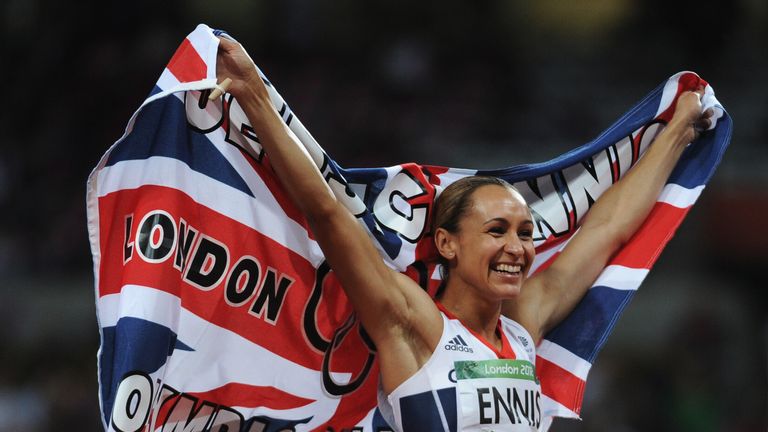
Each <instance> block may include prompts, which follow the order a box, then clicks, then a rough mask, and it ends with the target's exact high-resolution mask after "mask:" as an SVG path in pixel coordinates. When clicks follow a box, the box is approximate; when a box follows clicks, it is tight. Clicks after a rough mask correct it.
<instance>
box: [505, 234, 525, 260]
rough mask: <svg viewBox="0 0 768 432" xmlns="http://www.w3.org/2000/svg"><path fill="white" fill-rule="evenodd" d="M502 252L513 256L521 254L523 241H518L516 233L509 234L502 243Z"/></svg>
mask: <svg viewBox="0 0 768 432" xmlns="http://www.w3.org/2000/svg"><path fill="white" fill-rule="evenodd" d="M504 252H506V253H508V254H510V255H514V256H521V255H523V242H521V241H520V238H519V237H518V236H517V235H515V234H511V235H510V236H509V237H508V238H507V242H506V243H505V244H504Z"/></svg>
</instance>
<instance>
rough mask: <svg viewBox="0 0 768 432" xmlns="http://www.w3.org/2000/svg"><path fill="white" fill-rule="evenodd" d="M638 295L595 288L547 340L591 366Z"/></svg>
mask: <svg viewBox="0 0 768 432" xmlns="http://www.w3.org/2000/svg"><path fill="white" fill-rule="evenodd" d="M634 293H635V291H634V290H619V289H614V288H609V287H606V286H594V287H592V288H591V289H590V290H589V292H588V293H587V295H586V296H584V298H583V299H582V300H581V303H579V306H578V307H577V308H575V309H574V310H573V312H571V314H570V315H568V317H567V318H566V319H565V320H563V321H562V322H561V323H560V324H559V325H558V326H557V327H555V328H554V329H553V330H552V331H550V332H549V333H547V334H546V335H545V337H546V338H547V339H548V340H550V341H551V342H554V343H556V344H558V345H560V346H561V347H563V348H565V349H567V350H568V351H570V352H572V353H573V354H576V355H577V356H579V357H581V358H583V359H585V360H587V361H588V362H590V363H591V362H592V361H594V359H595V357H596V356H597V353H598V352H599V351H600V348H602V346H603V344H604V343H605V339H606V338H607V337H608V334H609V333H610V330H611V329H612V328H613V325H614V324H615V321H616V320H617V319H618V317H619V315H621V312H622V311H623V310H624V308H625V307H626V305H627V303H629V300H630V299H631V298H632V296H633V295H634Z"/></svg>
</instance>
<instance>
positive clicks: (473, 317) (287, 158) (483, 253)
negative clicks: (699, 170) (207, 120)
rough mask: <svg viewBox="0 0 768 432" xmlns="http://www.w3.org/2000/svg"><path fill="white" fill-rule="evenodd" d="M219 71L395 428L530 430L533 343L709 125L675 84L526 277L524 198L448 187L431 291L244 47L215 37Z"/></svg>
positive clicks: (693, 99)
mask: <svg viewBox="0 0 768 432" xmlns="http://www.w3.org/2000/svg"><path fill="white" fill-rule="evenodd" d="M217 73H218V75H219V79H224V78H227V77H228V78H231V79H232V83H231V85H230V87H229V92H230V93H231V94H232V95H234V97H235V98H236V99H237V100H238V102H239V104H240V106H241V107H242V108H243V110H244V111H245V113H246V115H247V116H248V119H249V120H250V122H251V125H252V126H253V128H254V130H255V131H256V134H257V135H258V136H259V139H260V142H261V144H262V145H263V147H264V149H265V151H266V152H267V153H268V155H269V158H270V162H271V164H272V166H273V167H274V169H275V171H276V172H277V175H278V177H279V178H280V180H281V182H282V185H283V186H284V188H285V189H286V191H287V192H288V193H289V195H290V196H291V198H292V200H293V202H294V203H295V204H296V205H297V206H298V207H299V209H300V210H301V211H302V212H303V213H304V215H305V216H306V218H307V220H308V222H309V225H310V227H311V229H312V232H313V233H314V235H315V237H316V239H317V242H318V244H319V245H320V247H321V248H322V250H323V252H324V254H325V256H326V258H327V260H328V263H329V264H330V266H331V268H333V270H334V272H335V273H336V275H337V277H338V279H339V281H340V282H341V285H342V286H343V287H344V290H345V292H346V294H347V296H348V297H349V300H350V301H351V302H352V305H353V307H354V309H355V311H356V313H357V315H358V316H359V318H360V320H361V322H362V325H363V326H364V327H365V330H366V331H367V333H368V334H369V335H370V337H371V338H372V339H373V341H374V342H375V344H376V346H377V350H378V360H379V366H380V371H381V377H380V398H379V399H380V400H379V406H380V408H381V410H382V412H383V413H384V415H385V417H386V418H387V420H388V421H389V422H390V424H391V426H392V427H393V428H395V429H397V430H404V431H409V430H418V431H429V430H463V431H469V430H494V429H495V430H537V429H538V428H539V426H540V422H541V410H540V405H539V401H540V397H541V396H540V387H539V384H538V381H537V379H536V377H535V372H534V371H533V364H535V348H534V347H535V346H536V344H538V342H539V341H540V340H541V339H542V337H543V336H544V335H545V334H546V333H547V331H548V330H550V329H551V328H552V327H554V326H555V325H556V324H557V323H559V322H560V321H561V320H562V319H563V318H565V317H566V316H567V315H568V314H569V313H570V311H571V310H572V309H573V308H574V307H575V306H576V304H577V303H578V302H579V300H580V299H581V298H582V297H583V296H584V294H585V293H586V291H587V290H588V288H589V287H590V286H591V284H592V283H593V282H594V280H595V279H596V278H597V276H598V274H599V273H600V271H601V270H602V269H603V267H604V266H605V264H606V263H607V261H608V259H609V258H610V257H611V255H612V254H613V253H614V252H615V251H617V250H618V249H619V248H620V247H621V245H622V244H624V243H625V242H626V241H627V240H628V239H629V238H630V237H631V236H632V234H633V233H634V232H635V230H636V229H637V228H638V227H639V226H640V224H641V223H642V221H643V220H644V219H645V217H646V215H647V214H648V213H649V211H650V209H651V207H652V206H653V204H654V203H655V201H656V197H657V196H658V194H659V192H660V190H661V188H662V187H663V185H664V183H665V181H666V179H667V178H668V177H669V174H670V173H671V171H672V168H673V167H674V165H675V164H676V162H677V160H678V158H679V157H680V155H681V153H682V151H683V149H684V148H685V146H686V145H687V144H688V143H690V142H691V141H693V139H694V138H695V136H696V130H697V128H700V127H702V126H706V125H707V124H708V122H709V120H708V115H707V114H704V115H702V113H701V104H700V101H699V99H700V95H699V94H697V93H686V94H683V95H682V96H681V97H680V99H679V101H678V105H677V109H676V112H675V115H674V117H673V118H672V120H671V121H670V123H669V124H668V126H667V127H666V128H665V129H664V131H663V132H662V133H661V134H660V135H659V136H658V137H657V139H656V142H655V144H654V145H653V146H651V148H650V149H649V150H648V152H647V153H646V154H645V156H644V157H643V158H642V159H641V160H640V161H639V162H638V164H637V166H636V167H635V168H634V169H633V170H632V171H631V172H630V173H629V174H628V175H627V176H626V177H625V178H624V179H622V180H621V181H620V182H618V183H617V184H616V185H614V186H612V187H611V188H610V189H609V190H608V191H606V193H605V194H603V196H602V197H601V198H600V199H599V200H598V201H597V203H596V204H595V205H594V206H593V207H592V209H591V210H590V213H589V216H588V217H587V218H586V220H585V221H584V223H583V225H582V227H581V229H580V231H579V233H578V235H576V236H574V237H573V238H572V239H571V241H570V243H569V244H568V246H567V247H566V248H565V249H564V250H563V252H562V253H561V254H560V255H559V256H558V258H557V259H556V260H555V261H554V262H553V263H552V264H551V265H550V266H549V267H548V268H547V269H546V270H543V271H541V272H539V273H538V274H537V275H536V276H534V277H532V278H530V279H528V278H527V274H528V271H529V269H530V267H531V264H532V262H533V258H534V247H533V230H534V226H533V219H532V217H531V213H530V210H529V209H528V207H527V205H526V203H525V201H524V199H523V197H522V196H521V195H520V194H519V193H518V192H517V191H516V190H515V189H514V188H513V187H512V186H510V185H509V184H507V183H506V182H503V181H501V180H498V179H494V178H484V177H469V178H467V179H464V180H460V181H458V182H456V183H454V184H453V185H451V186H449V187H448V188H446V189H445V190H444V191H443V193H442V194H441V196H440V198H439V199H438V201H437V203H436V206H435V221H434V223H433V233H434V240H435V245H436V246H437V250H438V252H439V254H440V256H441V257H442V260H443V264H444V268H445V269H446V271H447V272H446V274H445V286H444V290H443V291H442V293H441V295H440V297H439V298H438V299H437V301H434V300H433V299H431V298H430V297H429V296H428V295H427V294H426V293H425V292H424V291H423V290H422V289H421V288H420V287H419V286H418V285H417V284H416V283H415V282H414V281H412V280H411V279H410V278H408V277H406V276H404V275H402V274H400V273H398V272H395V271H393V270H391V269H390V268H389V267H387V266H386V265H385V264H384V262H383V261H382V259H381V257H380V255H379V253H378V252H377V250H376V249H375V247H374V245H373V244H372V242H371V241H370V239H369V237H368V235H367V234H366V233H365V231H364V230H363V229H362V228H361V227H360V225H359V224H358V222H357V221H356V220H355V218H354V217H353V216H352V215H351V214H350V213H349V212H348V211H347V209H346V208H345V207H344V206H343V205H342V204H341V203H339V202H338V201H337V200H336V199H335V197H334V195H333V193H332V192H331V190H330V189H329V187H328V185H327V183H326V182H325V180H324V179H323V177H322V176H321V174H320V172H319V171H318V169H317V168H316V166H315V165H314V164H313V163H312V161H311V160H310V158H309V156H308V155H307V154H306V151H305V150H304V148H303V147H302V146H301V144H300V143H298V141H297V140H296V138H295V137H294V136H293V134H292V132H291V131H290V130H289V129H288V127H287V126H286V125H285V124H284V123H283V121H282V120H281V118H280V116H279V114H278V113H277V110H276V109H275V107H274V106H272V104H271V102H270V99H269V96H268V94H267V91H266V88H265V87H264V83H263V82H262V80H261V78H260V77H259V75H258V72H257V70H256V67H255V65H254V64H253V62H252V60H251V59H250V57H249V56H248V54H247V53H246V52H245V50H244V49H243V48H242V47H241V46H240V45H239V44H237V43H235V42H232V41H230V40H227V39H223V38H222V39H221V43H220V46H219V57H218V64H217Z"/></svg>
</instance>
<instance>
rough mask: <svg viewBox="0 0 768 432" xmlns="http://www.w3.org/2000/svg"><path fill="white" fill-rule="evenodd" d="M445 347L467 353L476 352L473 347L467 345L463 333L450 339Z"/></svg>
mask: <svg viewBox="0 0 768 432" xmlns="http://www.w3.org/2000/svg"><path fill="white" fill-rule="evenodd" d="M445 349H446V350H448V351H461V352H466V353H473V352H474V351H473V350H472V348H470V347H469V345H467V342H465V341H464V338H462V337H461V335H456V337H454V338H453V339H451V340H449V341H448V343H447V344H445Z"/></svg>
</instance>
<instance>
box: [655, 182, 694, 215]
mask: <svg viewBox="0 0 768 432" xmlns="http://www.w3.org/2000/svg"><path fill="white" fill-rule="evenodd" d="M703 190H704V185H701V186H697V187H695V188H693V189H688V188H684V187H682V186H680V185H676V184H674V183H669V184H667V185H666V186H664V189H662V191H661V194H660V195H659V198H658V199H657V201H658V202H664V203H667V204H669V205H672V206H675V207H678V208H681V209H685V208H688V207H690V206H692V205H693V204H694V203H695V202H696V200H697V199H698V198H699V195H701V191H703Z"/></svg>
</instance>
